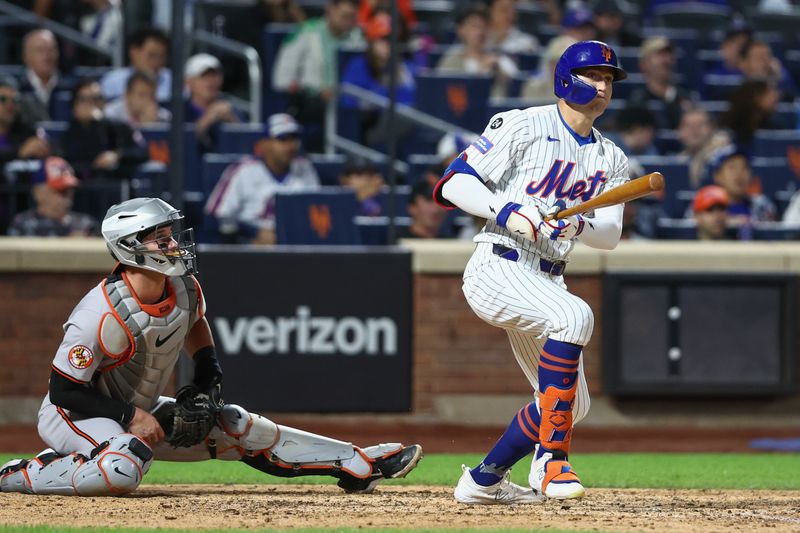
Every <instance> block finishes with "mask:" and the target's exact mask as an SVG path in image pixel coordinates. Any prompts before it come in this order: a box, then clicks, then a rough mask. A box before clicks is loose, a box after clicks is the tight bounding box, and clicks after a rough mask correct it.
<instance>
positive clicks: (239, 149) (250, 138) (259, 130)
mask: <svg viewBox="0 0 800 533" xmlns="http://www.w3.org/2000/svg"><path fill="white" fill-rule="evenodd" d="M264 136H265V135H264V125H263V124H249V123H240V124H223V125H222V126H221V127H220V129H219V137H218V138H217V146H216V151H217V152H219V153H223V154H252V153H253V148H254V146H255V143H256V142H257V141H258V140H260V139H263V138H264Z"/></svg>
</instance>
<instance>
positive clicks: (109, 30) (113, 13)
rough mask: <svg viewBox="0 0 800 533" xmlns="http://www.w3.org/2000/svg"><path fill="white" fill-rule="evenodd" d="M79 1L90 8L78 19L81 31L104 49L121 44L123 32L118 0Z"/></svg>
mask: <svg viewBox="0 0 800 533" xmlns="http://www.w3.org/2000/svg"><path fill="white" fill-rule="evenodd" d="M81 3H83V4H86V5H88V7H89V10H90V12H89V14H87V15H84V16H83V17H81V19H80V22H79V24H80V28H81V32H83V34H84V35H86V36H87V37H89V38H90V39H91V40H92V41H94V44H96V45H97V46H99V47H100V48H103V49H104V50H114V49H115V48H116V47H117V46H121V45H122V38H123V36H124V35H125V32H124V30H123V24H122V8H121V6H120V0H81Z"/></svg>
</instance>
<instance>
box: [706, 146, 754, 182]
mask: <svg viewBox="0 0 800 533" xmlns="http://www.w3.org/2000/svg"><path fill="white" fill-rule="evenodd" d="M739 155H740V156H742V157H744V158H745V159H746V160H747V162H748V164H749V162H750V158H749V157H748V155H747V153H746V152H744V151H743V150H742V149H741V148H740V147H739V146H737V145H735V144H730V145H728V146H724V147H722V148H720V149H719V150H717V151H716V152H714V153H713V154H711V158H710V159H709V161H708V165H707V166H706V177H707V179H708V181H709V182H711V181H713V179H714V174H716V173H717V171H718V170H719V169H720V168H721V167H722V165H723V164H725V161H727V160H728V159H730V158H732V157H736V156H739Z"/></svg>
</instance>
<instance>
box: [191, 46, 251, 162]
mask: <svg viewBox="0 0 800 533" xmlns="http://www.w3.org/2000/svg"><path fill="white" fill-rule="evenodd" d="M183 75H184V77H185V78H186V87H187V88H188V89H189V91H188V95H187V98H186V99H185V101H184V112H183V114H184V118H185V119H186V122H188V123H192V122H193V123H194V125H195V134H196V136H197V139H198V141H199V142H200V145H201V148H203V149H205V150H209V149H211V148H212V147H213V146H214V145H215V144H216V139H217V130H218V127H219V125H221V124H224V123H231V122H241V118H239V115H238V114H237V113H236V111H235V110H234V108H233V105H231V103H230V102H228V101H227V100H225V99H223V98H222V64H221V63H220V62H219V59H217V58H216V57H214V56H212V55H211V54H196V55H193V56H192V57H190V58H189V60H188V61H186V67H185V68H184V74H183Z"/></svg>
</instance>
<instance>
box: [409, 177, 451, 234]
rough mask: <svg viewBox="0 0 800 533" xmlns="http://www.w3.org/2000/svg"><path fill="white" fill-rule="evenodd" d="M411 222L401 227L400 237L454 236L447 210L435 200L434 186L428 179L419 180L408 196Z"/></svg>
mask: <svg viewBox="0 0 800 533" xmlns="http://www.w3.org/2000/svg"><path fill="white" fill-rule="evenodd" d="M408 214H409V215H411V224H410V225H409V226H407V227H399V228H398V231H397V238H398V239H439V238H451V237H454V235H453V232H452V228H451V227H450V225H449V224H446V221H447V211H445V210H444V209H442V208H440V207H439V206H438V205H437V204H436V202H434V201H433V186H432V185H431V184H430V183H428V181H426V180H423V181H419V182H417V183H416V184H415V185H414V186H413V187H412V188H411V194H410V195H409V197H408Z"/></svg>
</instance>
